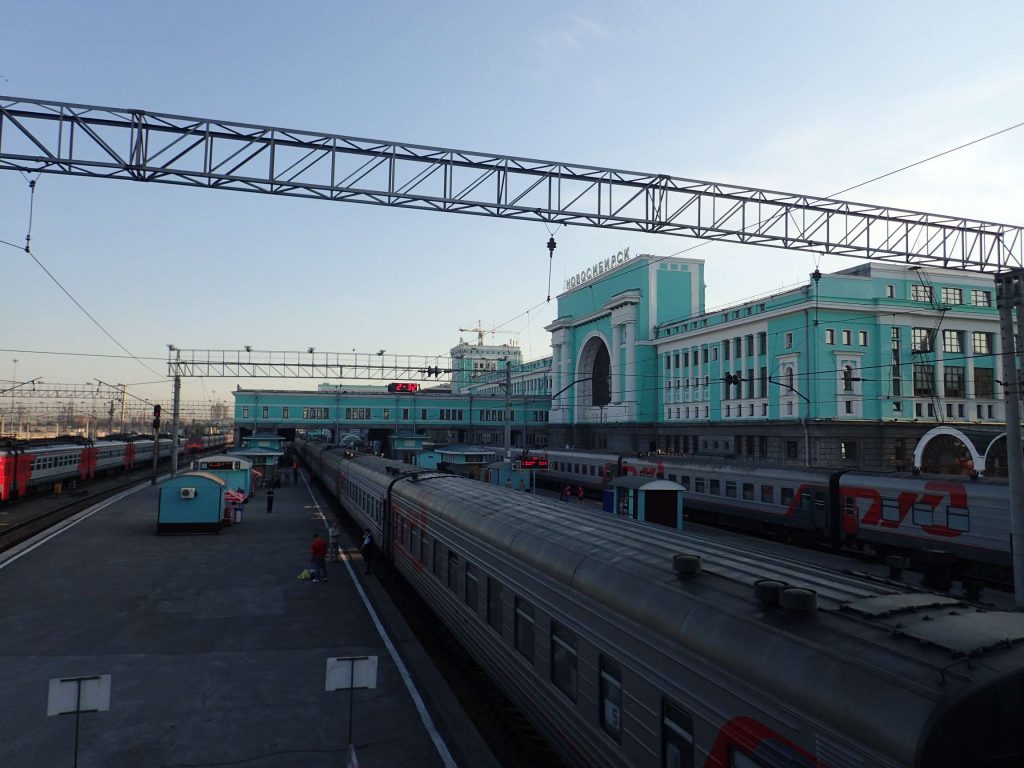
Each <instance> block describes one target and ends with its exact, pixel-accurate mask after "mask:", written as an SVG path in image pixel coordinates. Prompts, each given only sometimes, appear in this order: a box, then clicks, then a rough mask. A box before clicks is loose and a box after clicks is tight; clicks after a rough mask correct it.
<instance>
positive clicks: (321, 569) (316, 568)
mask: <svg viewBox="0 0 1024 768" xmlns="http://www.w3.org/2000/svg"><path fill="white" fill-rule="evenodd" d="M309 559H310V564H311V565H312V566H313V568H312V571H313V581H327V541H326V540H325V539H322V538H320V534H319V533H314V534H313V543H312V545H310V548H309Z"/></svg>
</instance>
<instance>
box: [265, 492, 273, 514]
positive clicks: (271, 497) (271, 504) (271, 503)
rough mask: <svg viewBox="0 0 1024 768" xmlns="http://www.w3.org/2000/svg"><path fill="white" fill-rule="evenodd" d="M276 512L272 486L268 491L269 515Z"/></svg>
mask: <svg viewBox="0 0 1024 768" xmlns="http://www.w3.org/2000/svg"><path fill="white" fill-rule="evenodd" d="M273 511H274V487H273V486H271V487H270V488H268V489H267V513H268V514H269V513H271V512H273Z"/></svg>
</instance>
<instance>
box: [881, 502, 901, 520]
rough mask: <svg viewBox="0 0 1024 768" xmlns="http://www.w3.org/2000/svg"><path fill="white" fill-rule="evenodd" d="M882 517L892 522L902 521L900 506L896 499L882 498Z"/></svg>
mask: <svg viewBox="0 0 1024 768" xmlns="http://www.w3.org/2000/svg"><path fill="white" fill-rule="evenodd" d="M882 519H883V520H888V521H889V522H892V523H898V522H899V521H900V508H899V505H898V504H897V503H896V500H895V499H882Z"/></svg>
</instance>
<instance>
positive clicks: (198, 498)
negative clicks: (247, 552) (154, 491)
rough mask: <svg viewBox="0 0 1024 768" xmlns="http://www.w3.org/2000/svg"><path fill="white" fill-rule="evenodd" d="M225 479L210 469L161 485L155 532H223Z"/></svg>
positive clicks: (174, 478) (191, 473) (187, 474)
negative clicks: (210, 471)
mask: <svg viewBox="0 0 1024 768" xmlns="http://www.w3.org/2000/svg"><path fill="white" fill-rule="evenodd" d="M224 490H225V483H224V481H223V480H222V479H221V478H219V477H217V476H216V475H212V474H210V473H209V472H186V473H185V474H182V475H178V476H177V477H172V478H171V479H170V480H168V481H166V482H165V483H164V484H163V485H161V486H160V501H159V505H158V507H157V514H156V532H157V533H158V534H161V533H220V526H221V519H222V517H223V515H224Z"/></svg>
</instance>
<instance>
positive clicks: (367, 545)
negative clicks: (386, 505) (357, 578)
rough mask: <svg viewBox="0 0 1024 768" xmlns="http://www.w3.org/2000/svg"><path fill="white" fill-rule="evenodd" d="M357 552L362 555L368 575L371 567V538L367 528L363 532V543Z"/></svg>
mask: <svg viewBox="0 0 1024 768" xmlns="http://www.w3.org/2000/svg"><path fill="white" fill-rule="evenodd" d="M359 551H360V552H361V553H362V555H363V562H364V563H366V573H370V569H371V567H372V566H373V536H372V535H371V534H370V529H369V528H365V529H364V530H363V543H362V545H360V547H359Z"/></svg>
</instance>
